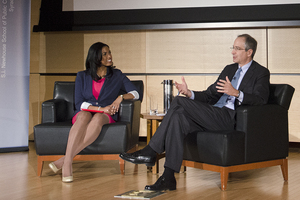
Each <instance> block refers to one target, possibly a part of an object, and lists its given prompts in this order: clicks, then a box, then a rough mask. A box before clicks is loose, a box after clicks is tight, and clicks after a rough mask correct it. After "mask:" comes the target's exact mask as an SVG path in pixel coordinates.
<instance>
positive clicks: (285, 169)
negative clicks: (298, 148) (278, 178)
mask: <svg viewBox="0 0 300 200" xmlns="http://www.w3.org/2000/svg"><path fill="white" fill-rule="evenodd" d="M280 167H281V172H282V175H283V179H284V180H285V181H287V180H288V178H289V177H288V160H287V158H286V159H283V163H282V165H280Z"/></svg>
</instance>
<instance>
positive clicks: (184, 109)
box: [149, 96, 235, 172]
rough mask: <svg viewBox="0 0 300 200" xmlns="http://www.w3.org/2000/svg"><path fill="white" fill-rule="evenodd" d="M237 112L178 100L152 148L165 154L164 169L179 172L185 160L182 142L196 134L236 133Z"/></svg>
mask: <svg viewBox="0 0 300 200" xmlns="http://www.w3.org/2000/svg"><path fill="white" fill-rule="evenodd" d="M234 124H235V111H234V110H231V109H229V108H226V107H223V108H218V107H214V106H212V105H209V104H207V103H202V102H199V101H195V100H191V99H188V98H186V97H180V96H177V97H175V98H174V100H173V101H172V103H171V106H170V109H169V110H168V113H167V114H166V116H165V117H164V119H163V121H162V122H161V124H160V126H159V127H158V129H157V131H156V132H155V134H154V136H153V137H152V138H151V140H150V142H149V145H150V147H151V148H152V149H153V150H154V151H156V152H157V153H163V152H165V154H166V161H165V167H168V168H171V169H173V170H174V171H176V172H179V170H180V167H181V164H182V159H183V141H184V138H185V136H186V135H187V134H189V133H192V132H193V131H199V130H200V131H201V130H202V131H219V130H233V129H234Z"/></svg>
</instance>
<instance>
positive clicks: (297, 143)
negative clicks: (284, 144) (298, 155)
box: [289, 142, 300, 148]
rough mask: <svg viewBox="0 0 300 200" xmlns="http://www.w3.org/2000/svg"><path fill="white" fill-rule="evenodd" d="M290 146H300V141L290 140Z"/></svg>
mask: <svg viewBox="0 0 300 200" xmlns="http://www.w3.org/2000/svg"><path fill="white" fill-rule="evenodd" d="M289 147H290V148H300V142H289Z"/></svg>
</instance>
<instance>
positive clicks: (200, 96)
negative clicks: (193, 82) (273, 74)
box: [120, 34, 270, 190]
mask: <svg viewBox="0 0 300 200" xmlns="http://www.w3.org/2000/svg"><path fill="white" fill-rule="evenodd" d="M256 48H257V42H256V40H255V39H254V38H252V37H251V36H250V35H248V34H243V35H239V36H238V37H237V38H236V39H235V41H234V44H233V47H232V55H233V62H234V64H231V65H227V66H226V67H225V68H224V69H223V71H222V72H221V74H220V75H219V77H218V79H217V81H216V82H215V83H213V84H212V85H210V86H209V87H208V88H207V90H205V91H201V92H196V91H191V90H189V89H188V86H187V84H186V82H185V80H184V78H183V77H182V83H181V84H179V83H177V82H176V83H175V85H176V88H177V89H178V90H179V92H180V93H181V94H183V95H185V96H186V97H182V96H180V97H179V96H178V97H176V98H175V99H174V100H173V101H172V104H171V106H170V109H169V110H168V113H167V114H166V116H165V117H164V119H163V121H162V123H161V124H160V126H159V127H158V129H157V131H156V133H155V134H154V136H153V137H152V139H151V140H150V142H149V144H148V145H147V146H146V147H145V148H144V149H142V150H140V151H137V152H134V153H129V154H127V153H122V154H120V157H121V158H122V159H124V160H126V161H129V162H132V163H135V164H146V165H147V166H153V165H154V164H155V161H156V155H157V153H162V152H164V151H165V154H166V160H165V165H164V168H165V170H164V173H163V174H162V176H161V177H160V178H159V179H158V180H157V181H156V183H155V184H154V185H147V186H146V187H145V189H146V190H175V189H176V179H175V176H174V173H175V172H179V170H180V167H181V164H182V159H183V141H184V138H185V136H186V135H187V134H189V133H191V132H193V131H195V130H198V131H199V130H200V131H201V130H202V131H219V130H234V125H235V114H236V113H235V108H236V107H237V106H239V105H245V104H247V105H262V104H266V103H267V101H268V97H269V84H270V82H269V79H270V72H269V70H268V69H267V68H265V67H263V66H261V65H260V64H258V63H257V62H255V61H254V60H253V57H254V54H255V52H256Z"/></svg>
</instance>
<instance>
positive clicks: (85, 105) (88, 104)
mask: <svg viewBox="0 0 300 200" xmlns="http://www.w3.org/2000/svg"><path fill="white" fill-rule="evenodd" d="M91 105H92V104H91V103H88V102H83V103H82V104H81V106H80V110H82V109H88V107H89V106H91Z"/></svg>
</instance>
